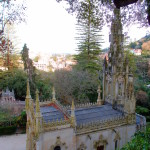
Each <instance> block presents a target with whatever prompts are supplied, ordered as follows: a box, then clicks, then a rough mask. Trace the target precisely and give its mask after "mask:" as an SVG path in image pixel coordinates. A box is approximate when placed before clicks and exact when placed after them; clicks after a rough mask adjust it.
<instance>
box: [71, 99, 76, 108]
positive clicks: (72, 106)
mask: <svg viewBox="0 0 150 150" xmlns="http://www.w3.org/2000/svg"><path fill="white" fill-rule="evenodd" d="M71 110H75V106H74V100H72V105H71Z"/></svg>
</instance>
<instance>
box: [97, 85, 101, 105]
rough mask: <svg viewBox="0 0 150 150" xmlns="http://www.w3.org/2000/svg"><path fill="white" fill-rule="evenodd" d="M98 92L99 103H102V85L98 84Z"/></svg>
mask: <svg viewBox="0 0 150 150" xmlns="http://www.w3.org/2000/svg"><path fill="white" fill-rule="evenodd" d="M97 93H98V98H97V104H98V105H101V104H102V100H101V87H100V85H99V86H98V90H97Z"/></svg>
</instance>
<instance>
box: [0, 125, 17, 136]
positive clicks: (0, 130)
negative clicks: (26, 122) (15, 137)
mask: <svg viewBox="0 0 150 150" xmlns="http://www.w3.org/2000/svg"><path fill="white" fill-rule="evenodd" d="M16 130H17V127H16V126H3V127H0V135H10V134H14V133H15V132H16Z"/></svg>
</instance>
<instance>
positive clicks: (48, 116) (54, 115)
mask: <svg viewBox="0 0 150 150" xmlns="http://www.w3.org/2000/svg"><path fill="white" fill-rule="evenodd" d="M40 111H41V114H42V116H43V119H44V121H45V122H48V121H56V120H61V119H62V120H64V115H63V113H62V112H61V111H59V110H57V109H56V108H54V107H52V106H44V107H40Z"/></svg>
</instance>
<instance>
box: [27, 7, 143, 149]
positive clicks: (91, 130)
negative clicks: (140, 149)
mask: <svg viewBox="0 0 150 150" xmlns="http://www.w3.org/2000/svg"><path fill="white" fill-rule="evenodd" d="M110 42H111V44H110V51H109V55H108V57H109V58H108V60H106V59H105V61H104V71H103V99H101V96H100V92H101V90H100V87H99V88H98V98H97V102H96V103H87V104H78V105H75V104H74V101H72V105H71V106H67V107H64V106H63V105H61V104H60V103H59V102H58V101H57V100H56V98H55V90H54V89H53V98H52V100H50V101H46V102H40V101H39V96H38V91H36V101H35V103H34V102H33V100H32V98H31V96H30V90H29V82H28V83H27V95H26V113H27V126H26V127H27V129H26V132H27V140H26V149H27V150H115V149H119V148H121V147H122V146H123V145H124V144H126V143H127V142H128V141H130V139H131V136H132V135H134V133H135V132H136V130H137V127H138V128H141V127H142V126H144V125H145V124H146V121H145V118H144V117H143V116H140V115H137V114H136V113H135V103H136V102H135V97H134V89H133V75H132V74H131V73H130V71H129V66H128V59H127V58H124V53H123V34H122V24H121V19H120V12H119V10H118V9H115V10H114V19H113V21H112V25H111V35H110Z"/></svg>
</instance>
